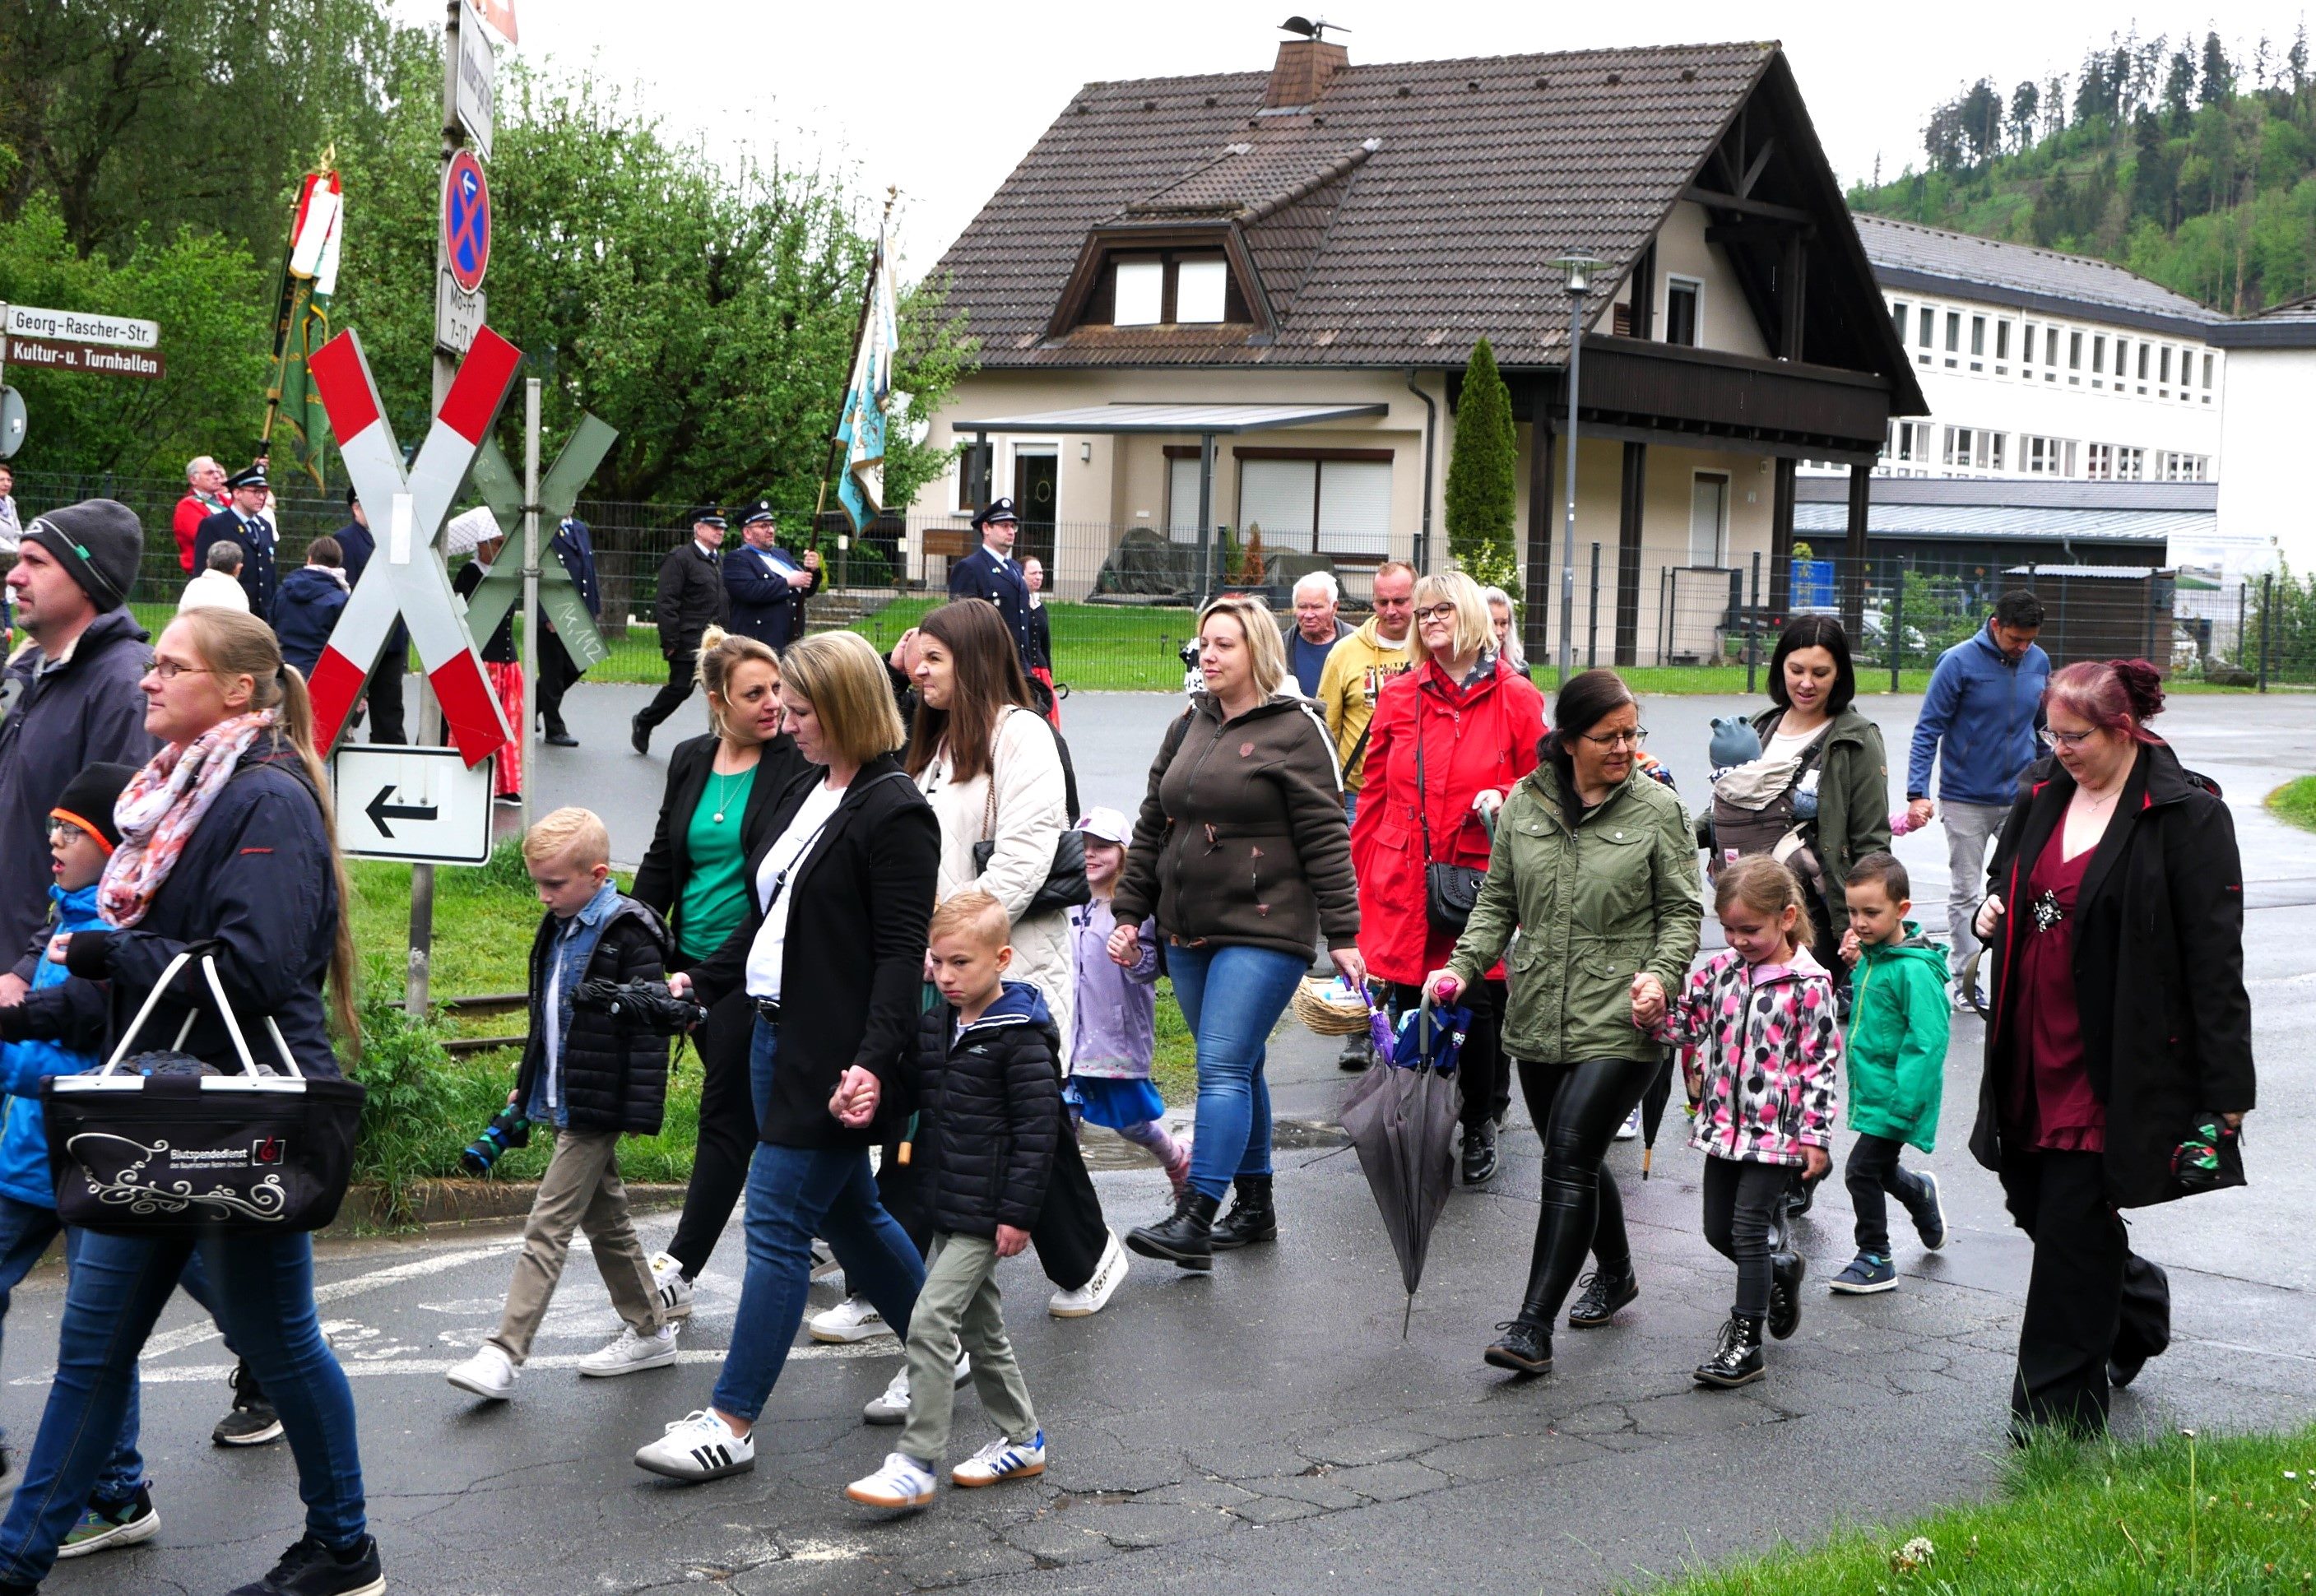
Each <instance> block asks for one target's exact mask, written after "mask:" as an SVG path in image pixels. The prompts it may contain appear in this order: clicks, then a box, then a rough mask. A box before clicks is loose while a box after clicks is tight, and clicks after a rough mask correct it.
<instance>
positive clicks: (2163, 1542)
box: [1628, 1429, 2316, 1596]
mask: <svg viewBox="0 0 2316 1596" xmlns="http://www.w3.org/2000/svg"><path fill="white" fill-rule="evenodd" d="M1628 1589H1630V1590H1633V1591H1635V1592H1638V1591H1641V1590H1643V1589H1645V1590H1648V1591H1650V1592H1655V1593H1657V1596H1789V1593H1790V1592H1810V1596H1901V1593H1903V1592H1919V1593H1920V1596H1998V1593H1999V1596H2126V1593H2127V1596H2141V1593H2142V1592H2143V1593H2145V1596H2169V1593H2170V1592H2178V1593H2179V1596H2204V1593H2211V1592H2243V1593H2245V1596H2250V1593H2252V1592H2259V1593H2261V1596H2267V1593H2270V1592H2273V1593H2275V1596H2285V1592H2307V1591H2310V1590H2312V1589H2316V1429H2309V1430H2303V1431H2298V1432H2297V1433H2294V1434H2288V1435H2240V1436H2216V1437H2214V1436H2204V1437H2197V1436H2195V1435H2193V1434H2192V1433H2183V1434H2181V1435H2179V1436H2176V1437H2171V1438H2168V1439H2166V1440H2160V1441H2154V1442H2150V1443H2147V1444H2143V1445H2137V1446H2128V1447H2117V1446H2113V1445H2109V1444H2105V1443H2100V1444H2084V1445H2074V1444H2071V1443H2068V1442H2064V1441H2059V1440H2050V1441H2044V1442H2041V1443H2038V1444H2037V1445H2036V1446H2035V1447H2033V1448H2031V1449H2028V1450H2027V1451H2025V1452H2023V1453H2021V1454H2019V1455H2018V1457H2017V1458H2014V1459H2013V1460H2012V1461H2011V1463H2010V1466H2009V1469H2008V1470H2007V1472H2006V1474H2005V1476H2004V1480H2003V1486H2002V1490H2001V1492H2000V1494H1999V1495H1998V1496H1997V1497H1996V1499H1995V1500H1994V1501H1992V1502H1984V1503H1980V1504H1973V1505H1969V1506H1964V1507H1955V1508H1947V1509H1945V1510H1943V1511H1939V1512H1936V1513H1932V1514H1929V1516H1927V1517H1925V1518H1920V1519H1917V1520H1913V1521H1912V1522H1911V1523H1908V1524H1902V1525H1897V1526H1893V1527H1891V1528H1886V1529H1881V1528H1876V1529H1856V1530H1850V1531H1848V1532H1845V1533H1843V1534H1840V1535H1837V1536H1835V1537H1834V1538H1832V1539H1831V1540H1830V1541H1828V1542H1827V1543H1826V1544H1825V1545H1823V1546H1822V1547H1815V1548H1813V1549H1810V1550H1807V1551H1804V1550H1799V1549H1795V1548H1790V1547H1788V1548H1781V1549H1779V1550H1777V1551H1775V1552H1772V1553H1770V1554H1769V1555H1768V1556H1763V1557H1759V1558H1754V1559H1751V1560H1750V1561H1747V1562H1744V1563H1740V1564H1737V1565H1734V1566H1732V1567H1729V1568H1724V1569H1720V1570H1717V1571H1715V1572H1712V1573H1706V1574H1690V1575H1688V1576H1686V1577H1682V1578H1678V1579H1674V1580H1672V1581H1671V1582H1670V1583H1662V1584H1659V1583H1650V1584H1648V1585H1646V1586H1638V1585H1635V1586H1631V1587H1628Z"/></svg>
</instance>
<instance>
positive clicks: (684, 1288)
mask: <svg viewBox="0 0 2316 1596" xmlns="http://www.w3.org/2000/svg"><path fill="white" fill-rule="evenodd" d="M651 1272H652V1295H653V1296H655V1297H658V1298H659V1312H660V1317H661V1318H663V1319H688V1318H690V1316H691V1282H690V1280H687V1279H684V1278H683V1265H681V1263H678V1262H676V1261H675V1260H674V1259H673V1257H671V1256H669V1255H668V1254H667V1253H654V1254H653V1255H652V1261H651Z"/></svg>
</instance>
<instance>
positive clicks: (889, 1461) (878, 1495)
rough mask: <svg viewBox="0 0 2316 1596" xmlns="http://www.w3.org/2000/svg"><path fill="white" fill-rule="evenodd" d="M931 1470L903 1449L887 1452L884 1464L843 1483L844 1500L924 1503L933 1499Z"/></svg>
mask: <svg viewBox="0 0 2316 1596" xmlns="http://www.w3.org/2000/svg"><path fill="white" fill-rule="evenodd" d="M936 1483H937V1482H936V1481H935V1480H934V1479H933V1476H932V1471H931V1469H929V1468H927V1467H924V1465H922V1463H919V1462H918V1461H917V1460H916V1459H915V1458H912V1457H909V1456H908V1455H906V1454H905V1453H902V1452H891V1453H887V1454H886V1458H885V1467H882V1468H880V1469H878V1470H877V1472H876V1473H875V1474H872V1475H870V1476H869V1477H868V1478H867V1479H862V1480H855V1481H853V1482H852V1483H851V1485H847V1486H845V1487H844V1496H845V1500H846V1501H848V1502H865V1503H866V1504H867V1505H869V1506H870V1507H922V1506H924V1505H925V1503H927V1502H931V1500H932V1499H933V1487H934V1485H936Z"/></svg>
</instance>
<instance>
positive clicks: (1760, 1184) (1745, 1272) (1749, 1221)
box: [1705, 1156, 1792, 1319]
mask: <svg viewBox="0 0 2316 1596" xmlns="http://www.w3.org/2000/svg"><path fill="white" fill-rule="evenodd" d="M1791 1173H1792V1172H1791V1171H1790V1170H1788V1169H1787V1168H1786V1166H1785V1165H1784V1164H1750V1163H1744V1162H1741V1161H1740V1160H1737V1159H1734V1158H1715V1157H1710V1156H1708V1157H1707V1158H1706V1161H1705V1239H1706V1242H1707V1243H1708V1244H1711V1246H1712V1248H1713V1250H1714V1251H1715V1252H1716V1253H1720V1254H1721V1255H1722V1256H1723V1257H1724V1258H1726V1259H1728V1260H1729V1261H1730V1262H1733V1263H1734V1264H1735V1265H1736V1266H1737V1300H1736V1302H1735V1304H1734V1305H1733V1306H1732V1307H1731V1309H1730V1311H1731V1312H1732V1313H1735V1314H1741V1315H1745V1316H1746V1317H1748V1318H1752V1319H1758V1318H1760V1317H1761V1316H1762V1315H1765V1314H1767V1313H1768V1311H1769V1284H1770V1277H1771V1271H1772V1263H1771V1260H1770V1246H1771V1244H1770V1231H1771V1228H1772V1226H1775V1224H1776V1223H1777V1219H1778V1218H1779V1217H1781V1210H1782V1208H1783V1205H1784V1203H1785V1198H1786V1182H1787V1179H1788V1177H1789V1176H1790V1175H1791Z"/></svg>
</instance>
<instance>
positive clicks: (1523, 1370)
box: [1480, 1318, 1552, 1374]
mask: <svg viewBox="0 0 2316 1596" xmlns="http://www.w3.org/2000/svg"><path fill="white" fill-rule="evenodd" d="M1496 1329H1497V1331H1498V1334H1497V1336H1496V1339H1495V1340H1494V1341H1493V1342H1491V1343H1490V1344H1489V1347H1488V1350H1487V1351H1484V1352H1483V1353H1481V1354H1480V1357H1481V1358H1482V1360H1484V1361H1486V1362H1488V1363H1490V1364H1492V1365H1493V1366H1494V1367H1496V1368H1498V1369H1510V1370H1511V1371H1512V1372H1513V1373H1514V1374H1550V1373H1551V1372H1552V1327H1551V1326H1550V1325H1547V1324H1538V1323H1537V1322H1536V1321H1535V1320H1533V1319H1526V1318H1522V1319H1507V1320H1505V1321H1504V1322H1503V1323H1502V1324H1499V1325H1497V1326H1496Z"/></svg>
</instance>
